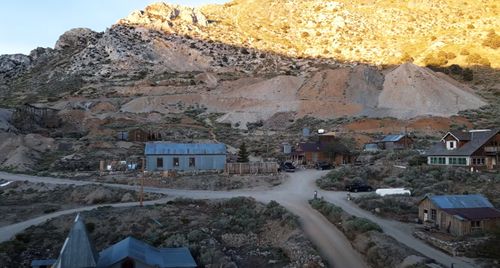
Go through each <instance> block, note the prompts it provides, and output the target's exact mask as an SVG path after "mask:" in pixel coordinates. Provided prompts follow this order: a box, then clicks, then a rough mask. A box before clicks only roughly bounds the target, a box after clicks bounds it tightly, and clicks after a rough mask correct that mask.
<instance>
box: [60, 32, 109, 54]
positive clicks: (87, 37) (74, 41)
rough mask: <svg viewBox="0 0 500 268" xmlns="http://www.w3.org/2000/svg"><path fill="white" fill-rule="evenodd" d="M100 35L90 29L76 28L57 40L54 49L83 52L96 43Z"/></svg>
mask: <svg viewBox="0 0 500 268" xmlns="http://www.w3.org/2000/svg"><path fill="white" fill-rule="evenodd" d="M98 37H99V33H97V32H94V31H92V30H91V29H88V28H75V29H71V30H69V31H67V32H65V33H64V34H63V35H61V36H60V37H59V40H57V42H56V45H55V47H54V49H56V50H65V49H77V50H81V49H83V48H85V47H87V46H88V45H89V44H91V43H95V42H96V40H97V38H98Z"/></svg>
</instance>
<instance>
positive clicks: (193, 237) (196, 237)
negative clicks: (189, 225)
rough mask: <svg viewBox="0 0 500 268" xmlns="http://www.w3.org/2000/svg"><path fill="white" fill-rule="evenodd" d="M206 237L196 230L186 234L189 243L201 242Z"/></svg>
mask: <svg viewBox="0 0 500 268" xmlns="http://www.w3.org/2000/svg"><path fill="white" fill-rule="evenodd" d="M207 237H208V235H207V234H206V233H205V232H203V231H201V230H198V229H196V230H193V231H191V232H189V233H188V234H187V237H186V238H187V240H189V241H190V242H199V241H201V240H203V239H205V238H207Z"/></svg>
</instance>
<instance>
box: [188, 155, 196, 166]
mask: <svg viewBox="0 0 500 268" xmlns="http://www.w3.org/2000/svg"><path fill="white" fill-rule="evenodd" d="M195 166H196V159H195V158H194V157H190V158H189V167H195Z"/></svg>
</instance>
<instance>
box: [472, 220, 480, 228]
mask: <svg viewBox="0 0 500 268" xmlns="http://www.w3.org/2000/svg"><path fill="white" fill-rule="evenodd" d="M470 227H471V228H472V229H481V222H480V221H471V222H470Z"/></svg>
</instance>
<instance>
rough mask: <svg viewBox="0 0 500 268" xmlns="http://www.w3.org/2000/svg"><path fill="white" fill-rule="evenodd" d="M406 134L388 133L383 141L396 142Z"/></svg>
mask: <svg viewBox="0 0 500 268" xmlns="http://www.w3.org/2000/svg"><path fill="white" fill-rule="evenodd" d="M404 136H405V135H387V136H385V137H384V138H383V139H382V140H381V142H395V141H399V140H400V139H402V138H403V137H404Z"/></svg>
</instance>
